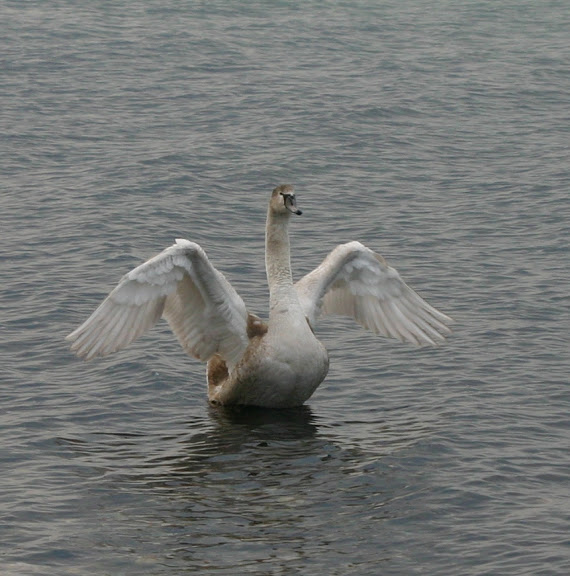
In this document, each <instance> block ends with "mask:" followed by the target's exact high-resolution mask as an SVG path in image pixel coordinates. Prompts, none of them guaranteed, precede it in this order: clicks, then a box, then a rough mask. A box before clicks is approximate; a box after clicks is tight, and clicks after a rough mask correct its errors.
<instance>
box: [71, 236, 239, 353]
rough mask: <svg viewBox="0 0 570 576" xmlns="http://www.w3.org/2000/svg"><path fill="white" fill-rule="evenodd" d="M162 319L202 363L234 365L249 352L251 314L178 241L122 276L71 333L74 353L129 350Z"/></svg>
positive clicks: (194, 247) (189, 246)
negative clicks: (222, 361)
mask: <svg viewBox="0 0 570 576" xmlns="http://www.w3.org/2000/svg"><path fill="white" fill-rule="evenodd" d="M162 315H164V317H165V318H166V319H167V320H168V322H169V324H170V326H171V327H172V330H173V331H174V333H175V334H176V336H177V337H178V339H179V341H180V343H181V344H182V346H183V348H184V349H185V350H187V351H188V352H189V353H191V354H192V355H194V356H195V357H197V358H199V359H200V360H208V359H209V358H210V357H211V356H213V355H214V354H216V353H218V354H220V355H221V356H222V357H223V358H224V359H225V360H226V361H227V362H228V364H235V363H236V362H237V361H238V360H239V358H240V357H241V355H242V354H243V352H244V351H245V348H246V347H247V343H248V338H247V325H246V321H247V310H246V308H245V305H244V303H243V301H242V299H241V298H240V297H239V296H238V294H237V293H236V291H235V290H234V289H233V288H232V287H231V285H230V284H229V282H228V281H227V280H226V279H225V278H224V276H223V275H222V274H220V272H218V271H217V270H216V269H215V268H214V267H213V266H212V264H211V263H210V261H209V260H208V258H207V256H206V254H205V253H204V251H203V250H202V249H201V248H200V246H198V244H195V243H193V242H189V241H188V240H177V241H176V244H174V245H173V246H170V247H169V248H167V249H166V250H164V251H162V252H161V253H160V254H158V255H157V256H155V257H154V258H151V259H150V260H148V261H147V262H145V263H144V264H141V265H140V266H138V267H137V268H135V269H134V270H131V271H130V272H129V273H128V274H125V276H123V278H122V280H121V281H120V282H119V284H118V285H117V287H116V288H115V289H114V290H113V291H112V292H111V293H110V294H109V296H107V298H106V299H105V300H104V301H103V303H102V304H101V305H100V306H99V307H98V308H97V310H95V312H93V314H92V315H91V316H90V317H89V318H88V319H87V320H86V321H85V322H84V323H83V324H82V325H81V326H80V327H79V328H77V330H75V331H73V332H72V333H71V334H70V335H69V336H68V337H67V339H68V340H71V341H73V345H72V346H71V349H72V350H74V351H75V352H76V353H77V354H78V355H79V356H81V357H84V358H86V359H88V360H89V359H91V358H95V357H96V356H105V355H107V354H110V353H111V352H115V351H117V350H120V349H122V348H125V347H126V346H128V345H129V344H130V343H131V342H133V341H134V340H135V339H136V338H138V337H139V336H141V335H142V334H144V333H145V332H146V331H147V330H149V329H150V328H151V327H152V326H154V324H156V322H157V321H158V320H159V318H160V317H161V316H162Z"/></svg>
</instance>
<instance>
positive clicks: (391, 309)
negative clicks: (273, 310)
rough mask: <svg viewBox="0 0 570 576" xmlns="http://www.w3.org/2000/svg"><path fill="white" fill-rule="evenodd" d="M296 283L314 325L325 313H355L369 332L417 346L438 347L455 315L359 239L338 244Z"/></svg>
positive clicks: (359, 321)
mask: <svg viewBox="0 0 570 576" xmlns="http://www.w3.org/2000/svg"><path fill="white" fill-rule="evenodd" d="M295 287H296V289H297V295H298V297H299V302H300V303H301V306H302V307H303V310H304V312H305V315H306V316H307V318H308V319H309V322H310V323H311V325H312V326H314V325H315V323H316V320H317V318H318V316H319V315H320V314H339V315H343V316H350V317H352V318H354V319H355V320H356V321H357V322H358V323H359V324H361V325H362V326H364V327H365V328H367V329H368V330H372V331H373V332H376V333H377V334H382V335H384V336H387V337H391V338H396V339H398V340H401V341H403V342H411V343H412V344H415V345H417V346H421V345H430V346H435V345H437V344H438V343H440V342H442V341H443V340H444V339H445V336H447V335H448V334H450V333H451V330H450V329H449V328H448V326H447V325H448V324H450V323H451V322H452V319H451V318H449V316H446V315H445V314H443V313H442V312H440V311H439V310H436V309H435V308H434V307H433V306H431V305H430V304H428V303H427V302H426V301H425V300H424V299H423V298H421V297H420V296H419V295H418V294H417V293H416V292H414V291H413V290H412V289H411V288H410V287H409V286H408V285H407V284H406V283H405V282H404V281H403V280H402V278H401V277H400V275H399V273H398V271H397V270H396V269H395V268H392V267H391V266H388V264H387V263H386V261H385V260H384V258H382V256H380V255H378V254H376V253H374V252H373V251H372V250H370V249H369V248H366V246H364V245H362V244H361V243H360V242H349V243H347V244H340V245H339V246H337V247H336V248H335V249H334V250H333V251H332V252H331V253H330V254H329V255H328V256H327V257H326V258H325V260H324V261H323V263H322V264H321V265H320V266H319V267H317V268H316V269H315V270H313V272H311V273H309V274H307V275H306V276H305V277H304V278H302V279H301V280H300V281H299V282H297V284H296V285H295Z"/></svg>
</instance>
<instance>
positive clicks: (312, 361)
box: [67, 185, 452, 408]
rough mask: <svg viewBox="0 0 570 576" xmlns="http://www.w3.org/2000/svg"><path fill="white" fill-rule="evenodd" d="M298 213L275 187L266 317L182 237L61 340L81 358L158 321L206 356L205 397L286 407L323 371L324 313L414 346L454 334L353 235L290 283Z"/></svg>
mask: <svg viewBox="0 0 570 576" xmlns="http://www.w3.org/2000/svg"><path fill="white" fill-rule="evenodd" d="M299 214H302V212H301V210H300V209H299V208H298V207H297V200H296V197H295V193H294V189H293V187H292V186H290V185H281V186H278V187H277V188H275V189H274V190H273V192H272V194H271V198H270V201H269V207H268V210H267V224H266V230H265V267H266V272H267V280H268V283H269V291H270V301H269V320H268V321H267V322H265V321H263V320H262V319H261V318H259V317H258V316H256V315H255V314H253V313H251V312H249V311H248V309H247V308H246V306H245V304H244V302H243V300H242V299H241V298H240V296H239V295H238V294H237V292H236V291H235V290H234V288H233V287H232V286H231V285H230V283H229V282H228V281H227V280H226V278H225V277H224V276H223V275H222V274H221V273H220V272H219V271H218V270H217V269H216V268H215V267H214V266H213V265H212V264H211V262H210V260H209V259H208V257H207V256H206V253H205V252H204V250H203V249H202V248H201V247H200V246H199V245H198V244H196V243H194V242H190V241H188V240H180V239H178V240H176V243H175V244H174V245H172V246H170V247H169V248H166V249H165V250H163V251H162V252H161V253H160V254H158V255H157V256H155V257H154V258H151V259H150V260H148V261H146V262H144V263H143V264H141V265H140V266H137V267H136V268H135V269H134V270H131V271H130V272H129V273H128V274H126V275H125V276H123V278H122V279H121V281H120V282H119V284H118V285H117V286H116V288H115V289H114V290H113V291H112V292H111V293H110V294H109V295H108V296H107V298H106V299H105V300H104V301H103V302H102V304H101V305H100V306H99V307H98V308H97V309H96V310H95V311H94V312H93V314H92V315H91V316H90V317H89V318H88V319H87V320H86V321H85V322H84V323H83V324H82V325H81V326H79V328H77V329H76V330H74V331H73V332H72V333H71V334H69V335H68V336H67V340H69V341H71V342H72V345H71V350H73V351H74V352H75V353H76V354H77V355H78V356H79V357H82V358H85V359H87V360H90V359H92V358H95V357H97V356H105V355H107V354H110V353H111V352H116V351H118V350H121V349H122V348H124V347H126V346H127V345H129V344H130V343H131V342H133V340H135V339H136V338H138V337H139V336H141V335H142V334H144V333H145V332H146V331H147V330H149V329H150V328H151V327H152V326H153V325H154V324H156V322H157V321H158V320H159V319H160V318H161V317H164V318H165V319H166V320H167V321H168V323H169V325H170V328H171V329H172V331H173V332H174V334H175V335H176V337H177V338H178V341H179V342H180V344H181V345H182V348H183V349H184V350H185V351H186V352H187V353H188V354H190V355H191V356H193V357H195V358H197V359H198V360H201V361H203V362H207V369H206V372H207V382H208V399H209V400H210V402H212V403H214V404H224V405H232V404H240V405H254V406H261V407H267V408H287V407H293V406H300V405H301V404H303V403H304V402H305V401H306V400H307V399H308V398H310V397H311V395H312V394H313V392H314V391H315V390H316V388H317V387H318V386H319V384H320V383H321V382H322V381H323V380H324V379H325V376H326V375H327V372H328V367H329V358H328V354H327V351H326V349H325V347H324V346H323V344H321V342H320V341H319V340H318V339H317V337H316V336H315V333H314V328H315V324H316V321H317V318H318V317H319V316H320V315H321V314H340V315H346V316H351V317H353V318H354V319H355V320H356V321H357V322H358V323H360V324H361V325H362V326H364V327H365V328H367V329H369V330H372V331H373V332H376V333H379V334H383V335H384V336H387V337H393V338H397V339H398V340H401V341H405V342H410V343H412V344H415V345H417V346H421V345H431V346H434V345H437V344H439V343H441V342H442V341H443V340H444V338H445V337H446V336H447V335H448V334H450V332H451V330H450V329H449V327H448V324H450V323H451V322H452V320H451V318H449V317H448V316H446V315H445V314H443V313H442V312H439V311H438V310H436V309H435V308H434V307H432V306H431V305H430V304H428V303H427V302H426V301H425V300H423V299H422V298H421V297H420V296H418V294H416V292H414V291H413V290H412V289H411V288H409V287H408V286H407V285H406V284H405V283H404V281H403V280H402V278H401V277H400V275H399V274H398V272H397V271H396V270H395V269H394V268H392V267H391V266H389V265H388V264H387V263H386V261H385V260H384V258H382V256H380V255H378V254H376V253H375V252H373V251H372V250H370V249H369V248H367V247H366V246H364V245H363V244H361V243H360V242H357V241H353V242H348V243H346V244H339V245H338V246H336V248H334V249H333V250H332V252H330V253H329V255H328V256H327V257H326V258H325V259H324V261H323V262H322V263H321V264H320V266H318V267H317V268H316V269H315V270H313V271H312V272H310V273H309V274H307V275H306V276H305V277H304V278H302V279H301V280H299V281H298V282H297V283H293V280H292V275H291V263H290V245H289V231H288V228H289V221H290V218H291V216H292V215H299Z"/></svg>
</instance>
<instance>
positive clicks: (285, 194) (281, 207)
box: [269, 184, 303, 215]
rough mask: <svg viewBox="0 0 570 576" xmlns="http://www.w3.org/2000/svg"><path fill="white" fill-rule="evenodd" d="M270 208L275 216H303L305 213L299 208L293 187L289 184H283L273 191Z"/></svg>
mask: <svg viewBox="0 0 570 576" xmlns="http://www.w3.org/2000/svg"><path fill="white" fill-rule="evenodd" d="M269 208H270V210H271V211H272V212H273V213H274V214H282V215H289V213H291V214H298V215H301V214H302V213H303V212H302V211H301V210H299V209H298V208H297V199H296V198H295V192H294V190H293V186H290V185H289V184H282V185H281V186H277V188H275V189H274V190H273V193H272V194H271V200H270V201H269Z"/></svg>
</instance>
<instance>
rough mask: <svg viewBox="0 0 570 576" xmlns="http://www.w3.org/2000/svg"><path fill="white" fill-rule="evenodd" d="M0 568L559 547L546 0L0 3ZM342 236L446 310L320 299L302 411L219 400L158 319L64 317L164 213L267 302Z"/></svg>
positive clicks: (558, 251) (79, 307) (520, 563)
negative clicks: (102, 338) (270, 276)
mask: <svg viewBox="0 0 570 576" xmlns="http://www.w3.org/2000/svg"><path fill="white" fill-rule="evenodd" d="M0 22H1V24H0V27H1V29H2V30H3V32H4V34H3V38H4V39H3V51H2V55H1V56H0V59H1V67H0V70H1V81H0V91H1V103H2V106H1V110H0V119H1V123H2V127H1V128H2V129H1V134H2V136H1V138H0V146H1V147H2V150H1V153H0V166H1V170H0V173H1V175H2V177H1V180H0V182H1V183H0V187H1V190H0V208H1V209H0V230H1V231H2V233H1V234H0V258H1V278H2V284H1V292H0V294H1V295H0V362H1V367H2V371H1V375H0V519H1V521H0V564H1V573H2V574H3V575H4V574H5V575H8V576H16V575H18V576H20V575H39V574H41V575H44V574H45V575H50V576H51V575H53V574H58V575H73V576H76V575H113V576H115V575H119V574H125V575H135V574H136V575H142V574H145V575H146V574H148V575H153V576H158V575H169V576H170V575H172V576H174V575H180V574H186V573H200V574H228V575H233V574H259V575H262V574H264V575H265V574H303V575H313V574H314V575H322V574H330V575H341V574H342V575H344V574H351V575H352V574H363V575H364V574H366V575H378V574H382V575H392V574H394V575H396V574H398V575H399V574H402V575H408V574H438V575H450V576H456V575H457V574H462V575H517V576H518V575H524V574H529V575H530V574H532V575H538V574H539V575H560V576H563V575H566V574H568V573H570V538H569V536H568V534H569V520H570V504H569V499H568V495H569V492H568V486H569V484H568V475H569V472H570V465H569V456H568V452H569V447H570V426H569V423H568V420H569V419H568V414H569V409H570V392H569V388H568V384H569V379H568V374H569V372H570V353H569V339H568V327H569V325H570V314H569V297H568V286H569V282H568V280H569V275H568V253H569V240H568V239H569V238H570V235H569V226H568V222H569V221H570V202H569V200H568V190H569V188H570V186H569V185H570V170H569V158H570V155H569V145H568V142H570V128H569V123H568V110H569V99H568V94H570V75H569V72H568V71H569V70H570V67H569V65H568V63H569V60H568V59H569V54H570V44H569V40H568V25H569V23H570V6H569V5H568V3H567V2H565V1H562V0H560V1H553V2H548V3H540V4H538V3H535V2H530V1H524V0H523V1H518V0H517V1H515V0H505V1H502V2H494V1H493V2H491V1H474V2H467V1H465V2H455V3H449V2H444V1H440V0H436V1H434V2H431V3H429V6H428V5H427V3H425V2H420V1H419V0H401V1H398V2H396V1H386V2H372V1H363V2H354V3H353V2H312V1H311V2H292V1H283V2H268V1H265V2H263V1H253V2H248V3H240V2H217V1H215V2H208V3H198V2H196V3H181V2H174V1H173V0H160V1H158V0H157V1H153V0H148V1H145V2H139V3H128V2H113V3H108V2H102V1H99V0H96V1H91V2H66V1H64V0H60V1H56V0H50V1H45V2H40V1H39V0H36V1H29V2H9V1H6V2H3V3H2V4H1V5H0ZM281 183H292V184H294V185H295V186H296V191H297V197H298V201H299V205H300V207H301V208H302V209H303V211H304V213H303V216H301V217H299V218H297V219H295V220H294V222H293V224H292V242H293V258H292V259H293V267H294V271H295V277H296V278H299V277H300V276H301V275H302V274H305V273H307V272H308V271H310V270H311V269H313V268H314V267H315V266H317V265H318V264H319V263H320V261H321V260H322V258H324V256H325V255H326V254H327V252H328V251H329V250H330V249H332V248H333V247H334V246H335V245H336V244H338V243H339V242H344V241H348V240H354V239H358V240H360V241H361V242H363V243H365V244H366V245H367V246H369V247H370V248H373V249H374V250H376V251H377V252H379V253H381V254H382V255H383V256H385V257H386V258H387V259H388V261H389V262H390V263H391V264H392V265H393V266H395V267H396V268H397V269H398V270H399V272H400V273H401V274H402V276H403V277H404V279H405V280H406V281H407V282H408V283H409V284H410V285H411V286H412V287H414V288H415V289H416V290H417V291H418V292H419V293H420V294H421V295H422V296H424V297H425V298H426V299H427V300H428V301H429V302H430V303H432V304H433V305H435V306H436V307H438V308H439V309H441V310H442V311H444V312H446V313H448V314H450V315H451V316H453V317H454V318H455V320H456V323H455V325H454V334H453V335H452V337H451V338H450V339H449V341H448V342H447V343H446V344H445V345H444V346H442V347H440V348H438V349H421V350H416V349H414V348H411V347H407V346H404V345H402V344H399V343H397V342H392V341H387V340H385V339H382V338H379V337H376V336H374V335H372V334H367V333H365V332H364V331H362V330H360V329H359V328H358V327H357V326H355V325H353V324H352V323H351V322H350V321H348V320H346V319H338V318H327V319H324V320H323V321H322V322H321V323H320V324H319V329H318V334H319V336H320V337H321V338H322V340H323V342H324V343H325V344H326V346H327V347H328V349H329V352H330V356H331V369H330V373H329V376H328V378H327V379H326V380H325V382H324V383H323V384H322V385H321V387H320V388H319V389H318V390H317V392H316V393H315V395H314V396H313V397H312V398H311V399H310V400H309V402H308V403H307V405H306V406H303V407H302V408H299V409H295V410H285V411H270V410H253V409H234V410H228V409H222V408H215V407H212V406H209V405H208V403H207V400H206V389H205V374H204V372H205V369H204V366H202V365H200V363H199V362H197V361H195V360H193V359H191V358H189V357H187V356H185V355H184V353H183V352H182V350H181V349H180V347H179V345H178V344H177V342H176V341H175V339H174V337H173V336H172V334H171V333H170V332H169V330H168V328H167V326H166V325H165V324H164V323H161V324H159V325H158V326H157V327H156V328H155V329H153V331H152V332H151V333H150V334H148V335H146V336H144V337H143V338H141V339H140V341H137V342H136V343H135V344H134V345H132V346H131V347H130V348H129V349H127V350H125V351H122V352H121V353H119V354H116V355H114V356H111V357H109V358H108V359H105V360H102V361H98V362H92V363H84V362H81V361H79V360H77V359H76V358H75V357H74V356H73V355H72V354H71V353H70V352H69V350H68V349H67V345H66V343H65V341H64V337H65V335H66V334H68V333H69V332H70V331H71V330H72V329H73V328H75V327H76V326H77V325H78V324H79V323H80V322H82V321H83V320H84V319H85V318H86V317H87V316H88V315H89V314H90V313H91V312H92V311H93V309H94V308H95V307H96V306H97V305H98V304H99V303H100V301H101V300H102V299H103V297H104V296H105V295H106V294H107V293H108V292H109V290H111V289H112V288H113V286H114V285H115V283H116V282H117V281H118V280H119V278H120V277H121V276H122V274H124V273H125V272H127V271H128V270H129V269H131V268H132V267H134V266H135V265H137V264H138V263H140V262H141V261H142V260H144V259H145V258H148V257H149V256H152V255H153V254H155V253H156V252H158V251H160V250H161V249H162V248H164V247H166V246H168V245H170V244H171V243H172V241H173V240H174V238H177V237H182V238H188V239H191V240H193V241H196V242H198V243H199V244H200V245H201V246H203V248H204V249H205V250H206V251H207V253H208V255H209V257H210V259H211V260H212V262H213V263H214V264H215V265H216V266H217V267H218V268H219V269H220V270H221V271H223V272H224V274H226V275H227V277H228V279H229V280H230V281H231V282H232V284H233V285H234V286H235V287H236V289H237V290H238V292H239V293H240V295H241V296H242V297H243V299H244V301H245V302H246V304H247V306H248V307H249V308H250V310H252V311H254V312H256V313H258V314H260V315H262V316H264V315H266V313H267V298H268V294H267V287H266V283H265V272H264V263H263V232H264V230H263V228H264V220H265V210H266V203H267V199H268V195H269V194H270V192H271V189H272V188H273V187H274V186H275V185H277V184H281Z"/></svg>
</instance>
